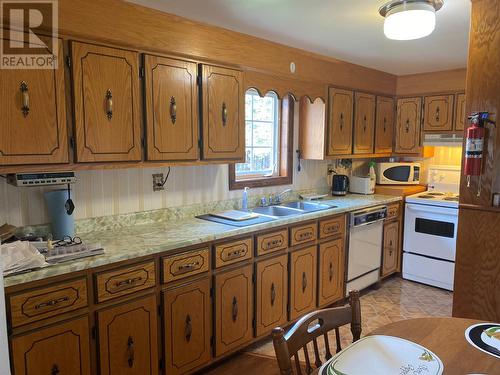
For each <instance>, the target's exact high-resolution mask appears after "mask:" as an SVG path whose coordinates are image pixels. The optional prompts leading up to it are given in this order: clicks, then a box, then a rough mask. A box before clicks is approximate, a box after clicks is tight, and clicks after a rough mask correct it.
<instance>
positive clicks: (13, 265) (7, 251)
mask: <svg viewBox="0 0 500 375" xmlns="http://www.w3.org/2000/svg"><path fill="white" fill-rule="evenodd" d="M0 256H1V257H2V266H3V270H2V271H3V274H4V276H7V275H10V274H13V273H18V272H24V271H29V270H32V269H34V268H40V267H45V266H47V265H48V263H47V262H45V257H44V256H43V255H42V254H40V252H39V251H38V250H37V248H36V247H34V246H33V245H32V244H30V243H29V242H28V241H16V242H12V243H6V244H3V245H0Z"/></svg>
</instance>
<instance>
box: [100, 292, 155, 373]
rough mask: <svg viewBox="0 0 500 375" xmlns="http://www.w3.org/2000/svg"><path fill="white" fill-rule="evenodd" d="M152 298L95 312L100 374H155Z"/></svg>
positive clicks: (153, 301) (153, 308)
mask: <svg viewBox="0 0 500 375" xmlns="http://www.w3.org/2000/svg"><path fill="white" fill-rule="evenodd" d="M157 315H158V309H157V307H156V297H155V296H154V295H152V296H149V297H144V298H142V299H139V300H135V301H132V302H127V303H124V304H121V305H118V306H114V307H111V308H108V309H105V310H101V311H98V312H97V323H98V331H99V368H100V374H102V375H112V374H122V375H126V374H129V375H142V374H157V373H158V340H157V332H158V326H157V318H156V317H157Z"/></svg>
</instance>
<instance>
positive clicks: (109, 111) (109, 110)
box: [106, 89, 113, 120]
mask: <svg viewBox="0 0 500 375" xmlns="http://www.w3.org/2000/svg"><path fill="white" fill-rule="evenodd" d="M106 116H108V120H111V118H112V117H113V94H112V93H111V89H108V91H106Z"/></svg>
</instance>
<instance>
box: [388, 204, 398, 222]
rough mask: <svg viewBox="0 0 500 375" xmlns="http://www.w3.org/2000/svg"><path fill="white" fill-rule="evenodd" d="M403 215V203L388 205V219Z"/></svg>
mask: <svg viewBox="0 0 500 375" xmlns="http://www.w3.org/2000/svg"><path fill="white" fill-rule="evenodd" d="M400 215H401V205H400V204H399V203H394V204H389V205H387V216H386V218H385V219H386V220H390V219H397V218H399V216H400Z"/></svg>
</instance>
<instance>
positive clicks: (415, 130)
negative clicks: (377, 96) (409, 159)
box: [394, 98, 422, 154]
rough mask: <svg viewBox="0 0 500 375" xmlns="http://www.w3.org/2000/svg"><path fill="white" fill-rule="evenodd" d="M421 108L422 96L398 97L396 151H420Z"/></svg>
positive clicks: (401, 152) (402, 152)
mask: <svg viewBox="0 0 500 375" xmlns="http://www.w3.org/2000/svg"><path fill="white" fill-rule="evenodd" d="M421 108H422V98H402V99H398V105H397V116H396V143H395V146H394V152H396V153H400V154H418V153H419V152H420V118H421V117H420V116H421Z"/></svg>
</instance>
